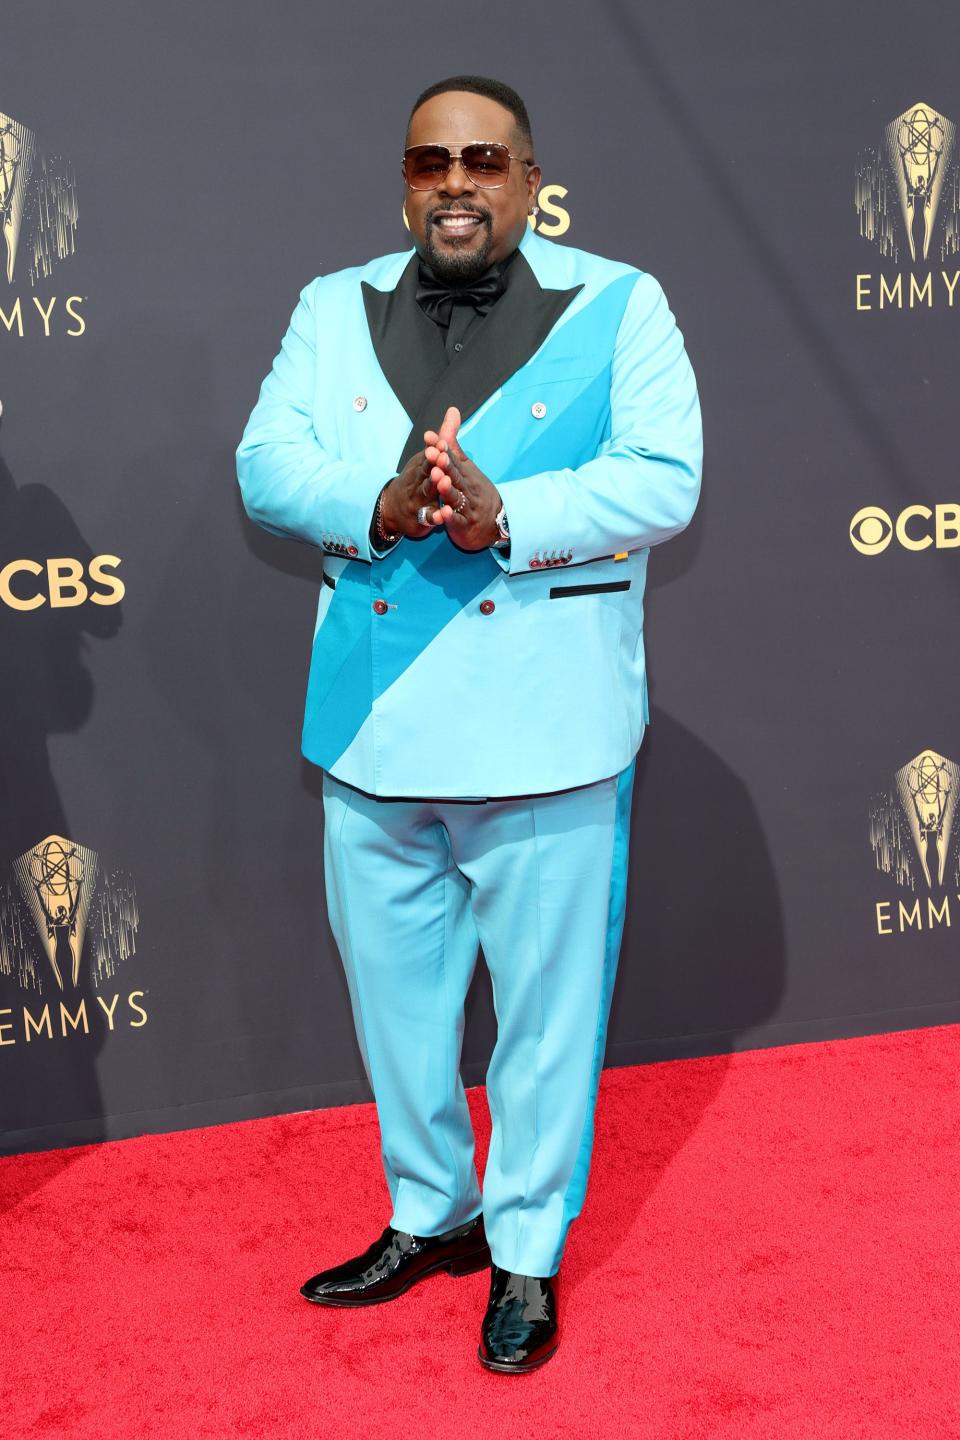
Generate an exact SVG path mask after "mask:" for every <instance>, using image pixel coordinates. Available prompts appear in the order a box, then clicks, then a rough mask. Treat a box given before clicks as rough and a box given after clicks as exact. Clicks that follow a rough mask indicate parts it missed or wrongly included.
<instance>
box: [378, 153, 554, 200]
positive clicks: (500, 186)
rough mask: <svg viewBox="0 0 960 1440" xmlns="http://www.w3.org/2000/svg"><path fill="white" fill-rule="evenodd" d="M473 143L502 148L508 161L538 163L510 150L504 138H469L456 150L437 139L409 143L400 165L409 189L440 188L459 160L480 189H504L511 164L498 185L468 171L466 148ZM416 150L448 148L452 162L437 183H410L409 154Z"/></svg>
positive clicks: (426, 192) (428, 190)
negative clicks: (420, 143) (477, 178)
mask: <svg viewBox="0 0 960 1440" xmlns="http://www.w3.org/2000/svg"><path fill="white" fill-rule="evenodd" d="M473 145H481V146H486V147H487V149H496V150H502V151H504V153H505V154H506V157H507V160H508V161H510V160H516V161H517V163H518V164H520V165H535V164H536V163H537V162H536V161H535V160H524V159H523V157H522V156H521V155H513V154H511V152H510V150H509V149H508V148H507V146H506V145H504V143H503V141H502V140H468V141H467V143H466V144H465V145H461V146H460V149H459V150H454V149H453V147H452V146H450V145H442V144H440V142H439V141H437V140H428V141H426V142H425V143H424V144H422V145H408V146H407V148H406V150H404V152H403V159H402V160H401V162H400V166H401V170H402V172H403V179H404V183H405V185H406V186H407V187H408V189H410V190H415V191H416V192H417V193H418V194H420V195H428V194H429V193H430V191H431V190H439V188H440V186H441V185H442V184H443V182H444V180H446V178H447V176H448V175H449V174H450V171H451V170H452V169H453V167H454V165H455V164H456V163H457V161H459V163H460V166H461V169H462V170H463V173H464V175H466V177H467V179H468V180H469V181H470V183H471V185H476V187H477V189H478V190H502V189H503V187H504V185H506V183H507V181H508V180H509V179H510V166H509V164H508V165H507V173H506V175H505V176H504V177H503V179H502V180H498V181H497V183H496V185H483V184H481V183H480V181H479V180H475V179H473V177H472V176H471V175H470V174H469V173H468V171H467V167H466V165H464V163H463V152H464V150H469V149H470V148H471V146H473ZM414 150H446V152H447V154H448V155H449V157H450V163H449V164H448V165H447V168H446V170H445V172H444V173H443V175H441V177H440V179H439V180H438V181H437V183H436V185H427V186H422V185H411V184H410V181H409V180H408V179H407V156H408V155H410V154H411V153H412V152H413V151H414Z"/></svg>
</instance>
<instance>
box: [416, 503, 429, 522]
mask: <svg viewBox="0 0 960 1440" xmlns="http://www.w3.org/2000/svg"><path fill="white" fill-rule="evenodd" d="M417 524H418V525H429V524H430V506H429V505H421V506H420V509H419V510H418V511H417Z"/></svg>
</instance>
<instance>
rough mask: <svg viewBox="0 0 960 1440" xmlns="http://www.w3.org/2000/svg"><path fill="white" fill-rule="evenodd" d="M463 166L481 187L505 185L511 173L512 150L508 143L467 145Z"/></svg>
mask: <svg viewBox="0 0 960 1440" xmlns="http://www.w3.org/2000/svg"><path fill="white" fill-rule="evenodd" d="M463 168H464V170H466V172H467V174H468V175H469V176H470V179H471V180H472V181H473V183H474V185H479V186H480V187H481V188H483V187H484V186H486V187H488V188H490V187H492V186H496V185H503V184H505V183H506V179H507V176H508V175H509V174H510V151H509V150H508V149H507V147H506V145H465V146H464V148H463Z"/></svg>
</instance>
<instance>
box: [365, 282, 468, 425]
mask: <svg viewBox="0 0 960 1440" xmlns="http://www.w3.org/2000/svg"><path fill="white" fill-rule="evenodd" d="M360 289H361V290H362V291H363V308H364V309H365V310H366V312H367V324H368V326H369V327H370V339H371V340H372V341H373V348H374V351H375V352H376V356H377V359H378V361H379V362H380V369H381V370H382V371H383V373H384V375H385V376H386V377H387V383H388V384H389V386H390V389H391V390H392V391H393V393H394V394H395V395H396V397H397V399H398V400H399V401H400V404H401V405H402V406H403V408H404V410H406V412H407V414H408V415H412V416H416V415H417V414H418V412H419V410H420V407H421V406H422V404H423V397H424V395H426V394H428V393H429V392H430V391H431V390H433V388H434V386H435V385H436V383H437V381H438V380H439V378H440V376H441V375H442V374H443V372H444V370H445V369H446V368H447V356H446V352H445V350H444V346H443V333H442V331H440V330H439V329H438V328H437V326H436V325H434V323H433V321H432V320H428V319H427V317H426V315H424V313H423V311H422V310H421V309H420V306H419V305H418V304H417V301H416V291H417V257H416V255H413V256H411V258H410V263H409V265H407V266H406V267H405V269H404V271H403V274H402V275H401V276H400V279H399V280H398V281H397V284H396V287H395V288H394V289H393V290H377V289H376V288H375V287H374V286H373V285H368V284H367V282H366V281H365V280H364V281H362V282H361V285H360ZM438 423H439V422H438ZM414 448H416V447H414ZM412 453H413V452H412V451H411V454H412Z"/></svg>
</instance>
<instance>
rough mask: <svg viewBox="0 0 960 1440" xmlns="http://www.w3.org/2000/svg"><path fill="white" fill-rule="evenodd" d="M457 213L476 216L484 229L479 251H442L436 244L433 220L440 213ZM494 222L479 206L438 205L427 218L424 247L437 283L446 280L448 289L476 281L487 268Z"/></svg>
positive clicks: (424, 253) (435, 230) (435, 229)
mask: <svg viewBox="0 0 960 1440" xmlns="http://www.w3.org/2000/svg"><path fill="white" fill-rule="evenodd" d="M451 208H453V209H456V210H460V211H463V212H464V213H466V212H469V213H470V214H471V215H479V217H480V224H481V226H482V227H483V238H482V240H481V242H480V245H479V247H478V248H476V249H474V248H471V249H470V250H441V249H440V248H439V247H438V245H437V241H436V237H437V231H438V229H439V227H438V226H436V225H434V223H433V216H434V215H436V214H438V213H439V212H440V211H441V210H449V209H451ZM492 232H493V220H492V218H491V216H490V214H489V213H488V211H486V210H481V208H480V206H479V205H466V204H463V203H461V204H459V205H456V206H453V207H451V206H449V205H437V206H435V207H434V209H433V210H432V211H431V212H430V214H429V215H428V216H427V224H426V234H425V236H424V243H423V258H424V259H425V260H426V262H427V264H428V265H429V266H430V269H431V270H432V271H433V273H434V275H436V277H437V279H438V280H445V281H446V282H447V284H448V285H468V284H469V283H470V281H471V280H477V279H478V278H479V277H480V276H481V275H482V274H483V272H484V271H485V270H488V269H489V268H490V251H491V250H492V249H493V233H492Z"/></svg>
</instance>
